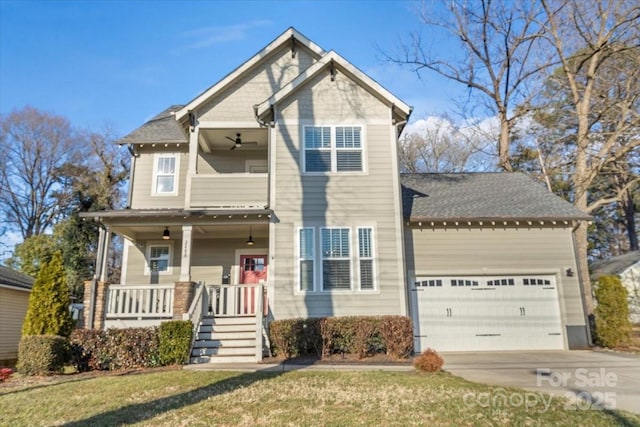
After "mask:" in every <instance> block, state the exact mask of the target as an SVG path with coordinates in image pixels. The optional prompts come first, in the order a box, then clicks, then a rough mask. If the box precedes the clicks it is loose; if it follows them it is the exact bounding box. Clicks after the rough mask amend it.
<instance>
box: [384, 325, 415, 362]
mask: <svg viewBox="0 0 640 427" xmlns="http://www.w3.org/2000/svg"><path fill="white" fill-rule="evenodd" d="M380 335H381V336H382V338H383V340H384V345H385V347H386V349H387V354H388V355H389V356H391V357H393V358H396V359H406V358H408V357H409V356H411V353H413V324H412V323H411V319H409V318H408V317H406V316H382V319H381V320H380Z"/></svg>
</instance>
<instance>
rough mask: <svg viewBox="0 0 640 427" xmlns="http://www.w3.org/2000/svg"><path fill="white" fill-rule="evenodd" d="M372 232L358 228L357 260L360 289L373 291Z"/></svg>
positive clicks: (369, 229) (368, 229)
mask: <svg viewBox="0 0 640 427" xmlns="http://www.w3.org/2000/svg"><path fill="white" fill-rule="evenodd" d="M372 233H373V230H372V229H371V228H358V259H359V264H360V265H359V267H360V289H361V290H373V288H374V285H373V244H372V240H373V236H372Z"/></svg>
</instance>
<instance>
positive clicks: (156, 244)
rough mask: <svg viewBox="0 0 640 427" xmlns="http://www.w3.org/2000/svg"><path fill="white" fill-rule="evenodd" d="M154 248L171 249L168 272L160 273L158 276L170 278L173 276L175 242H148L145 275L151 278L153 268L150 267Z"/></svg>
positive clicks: (145, 252)
mask: <svg viewBox="0 0 640 427" xmlns="http://www.w3.org/2000/svg"><path fill="white" fill-rule="evenodd" d="M152 247H168V248H169V254H168V257H169V262H168V263H167V271H158V276H170V275H171V274H173V240H169V241H165V240H153V241H149V242H147V244H146V245H145V251H144V275H145V276H151V268H150V267H149V261H150V260H151V248H152Z"/></svg>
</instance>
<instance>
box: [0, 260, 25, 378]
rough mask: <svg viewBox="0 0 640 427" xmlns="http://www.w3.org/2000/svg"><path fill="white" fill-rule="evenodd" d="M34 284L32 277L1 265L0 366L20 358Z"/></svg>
mask: <svg viewBox="0 0 640 427" xmlns="http://www.w3.org/2000/svg"><path fill="white" fill-rule="evenodd" d="M32 285H33V279H32V278H31V277H29V276H26V275H24V274H22V273H18V272H17V271H15V270H12V269H10V268H7V267H2V266H0V366H2V365H4V364H12V363H13V362H15V360H16V359H17V358H18V344H19V343H20V337H21V336H22V322H24V317H25V316H26V315H27V308H28V307H29V295H30V294H31V286H32Z"/></svg>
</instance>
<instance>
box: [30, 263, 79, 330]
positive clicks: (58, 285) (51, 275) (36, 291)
mask: <svg viewBox="0 0 640 427" xmlns="http://www.w3.org/2000/svg"><path fill="white" fill-rule="evenodd" d="M70 304H71V300H70V298H69V286H68V285H67V276H66V273H65V271H64V267H63V264H62V255H61V254H60V252H56V253H55V254H54V255H53V257H52V258H51V261H49V262H46V263H44V264H43V266H42V268H41V269H40V272H39V273H38V277H37V278H36V280H35V282H34V283H33V287H32V288H31V295H30V296H29V307H28V309H27V315H26V316H25V319H24V323H23V325H22V335H23V336H25V335H60V336H63V337H68V336H69V335H70V334H71V331H72V330H73V319H72V318H71V313H70V311H69V305H70Z"/></svg>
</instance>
